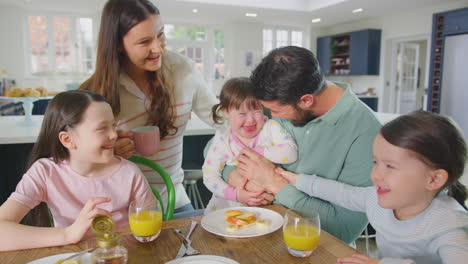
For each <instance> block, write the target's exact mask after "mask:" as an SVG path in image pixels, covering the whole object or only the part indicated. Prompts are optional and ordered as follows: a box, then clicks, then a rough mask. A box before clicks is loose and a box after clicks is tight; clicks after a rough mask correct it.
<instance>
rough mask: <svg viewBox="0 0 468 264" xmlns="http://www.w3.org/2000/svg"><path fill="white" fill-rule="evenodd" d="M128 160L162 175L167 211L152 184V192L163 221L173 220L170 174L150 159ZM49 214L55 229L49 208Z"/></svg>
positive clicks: (133, 157) (136, 158) (135, 158)
mask: <svg viewBox="0 0 468 264" xmlns="http://www.w3.org/2000/svg"><path fill="white" fill-rule="evenodd" d="M128 160H130V161H132V162H134V163H137V164H141V165H144V166H147V167H149V168H151V169H153V170H155V171H156V172H157V173H159V175H161V178H162V179H163V181H164V183H165V184H166V189H167V206H166V209H165V210H164V205H163V200H162V198H161V195H160V194H159V192H158V190H156V188H154V187H153V185H151V184H150V185H149V186H150V188H151V191H152V192H153V194H154V196H156V198H157V199H158V201H159V205H160V206H161V212H162V215H163V221H167V220H171V219H172V216H173V215H174V207H175V190H174V184H173V183H172V179H171V177H170V176H169V174H167V172H166V171H165V170H164V169H163V168H162V167H161V166H159V164H157V163H156V162H154V161H152V160H150V159H147V158H144V157H140V156H136V155H133V156H131V157H130V158H129V159H128ZM47 213H48V214H49V220H50V226H51V227H54V218H53V216H52V213H51V212H50V210H49V207H47Z"/></svg>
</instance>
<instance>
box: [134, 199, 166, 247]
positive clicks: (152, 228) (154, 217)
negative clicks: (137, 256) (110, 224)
mask: <svg viewBox="0 0 468 264" xmlns="http://www.w3.org/2000/svg"><path fill="white" fill-rule="evenodd" d="M128 222H129V224H130V230H131V231H132V234H133V236H134V237H135V238H136V240H138V241H140V242H143V243H145V242H151V241H153V240H155V239H156V238H157V237H158V236H159V233H160V232H161V226H162V213H161V207H160V205H159V203H158V202H157V201H156V199H154V200H151V201H133V202H131V203H130V206H129V207H128Z"/></svg>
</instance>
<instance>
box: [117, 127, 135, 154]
mask: <svg viewBox="0 0 468 264" xmlns="http://www.w3.org/2000/svg"><path fill="white" fill-rule="evenodd" d="M132 137H133V132H131V131H124V130H117V141H115V144H114V153H115V155H116V156H120V157H122V158H124V159H128V158H130V156H132V155H133V154H135V144H134V143H133V140H132Z"/></svg>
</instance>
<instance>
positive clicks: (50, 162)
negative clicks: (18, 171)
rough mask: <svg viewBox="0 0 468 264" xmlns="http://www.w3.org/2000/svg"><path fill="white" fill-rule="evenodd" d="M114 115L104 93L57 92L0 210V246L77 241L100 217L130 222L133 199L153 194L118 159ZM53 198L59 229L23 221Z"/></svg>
mask: <svg viewBox="0 0 468 264" xmlns="http://www.w3.org/2000/svg"><path fill="white" fill-rule="evenodd" d="M116 139H117V134H116V131H115V122H114V115H113V113H112V110H111V107H110V105H109V104H108V103H107V102H106V100H105V98H104V97H102V96H101V95H98V94H96V93H94V92H90V91H68V92H63V93H59V94H57V95H56V96H55V97H54V98H53V99H52V100H51V101H50V103H49V105H48V107H47V110H46V113H45V116H44V121H43V123H42V127H41V131H40V133H39V137H38V139H37V142H36V144H35V145H34V148H33V150H32V153H31V158H30V161H29V164H28V170H27V172H26V173H25V174H24V176H23V178H22V179H21V181H20V182H19V183H18V185H17V187H16V190H15V192H14V193H12V194H11V196H10V197H9V198H8V200H7V201H5V202H4V203H3V204H2V206H1V207H0V233H1V234H2V236H1V237H0V251H3V250H17V249H25V248H37V247H49V246H58V245H65V244H71V243H76V242H78V241H80V240H81V239H82V237H83V236H84V235H85V233H86V232H87V231H88V229H89V227H90V224H91V222H92V220H93V218H94V217H95V216H96V215H101V214H105V215H112V217H113V219H114V220H115V222H116V225H117V226H121V225H124V224H127V223H128V205H129V203H130V202H131V201H133V200H143V201H150V200H154V199H155V197H154V195H153V193H152V192H151V189H150V188H149V185H148V182H147V181H146V179H145V177H144V176H143V174H142V173H141V171H140V170H139V169H138V167H136V166H135V165H134V164H133V163H131V162H129V161H127V160H125V159H122V158H120V157H116V156H114V148H113V147H114V143H115V141H116ZM41 202H45V203H47V205H48V206H49V208H50V211H51V213H52V215H53V218H54V224H55V228H47V227H33V226H26V225H21V224H19V222H20V220H21V219H22V218H23V217H24V216H25V215H26V214H27V213H28V212H29V211H30V210H31V209H32V208H34V207H35V206H36V205H38V204H39V203H41Z"/></svg>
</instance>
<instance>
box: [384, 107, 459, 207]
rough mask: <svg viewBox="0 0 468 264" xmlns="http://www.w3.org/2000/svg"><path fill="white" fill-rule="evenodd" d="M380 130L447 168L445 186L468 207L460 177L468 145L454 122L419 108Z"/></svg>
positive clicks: (436, 165)
mask: <svg viewBox="0 0 468 264" xmlns="http://www.w3.org/2000/svg"><path fill="white" fill-rule="evenodd" d="M380 133H381V134H382V136H383V137H384V138H385V140H386V141H387V142H389V143H390V144H392V145H395V146H398V147H401V148H404V149H407V150H410V151H412V152H414V153H416V154H417V155H418V156H419V158H420V160H421V161H422V162H424V163H425V164H427V165H428V166H430V167H431V168H434V169H444V170H446V171H447V172H448V180H447V182H446V184H445V186H444V188H447V190H448V195H450V196H452V197H453V198H454V199H455V200H457V201H458V202H459V203H460V204H461V205H462V206H463V207H464V208H465V209H466V207H465V200H466V197H467V190H466V187H465V186H464V185H463V184H462V183H461V182H460V177H461V176H462V175H463V171H464V168H465V164H466V162H467V146H466V141H465V140H464V138H463V134H462V132H461V131H460V130H459V129H458V128H457V127H456V125H454V124H453V123H452V121H450V120H449V119H448V118H447V117H445V116H442V115H438V114H435V113H430V112H425V111H415V112H412V113H410V114H407V115H403V116H400V117H398V118H397V119H394V120H392V121H391V122H389V123H387V124H385V125H384V126H383V127H382V129H381V130H380ZM442 189H443V188H442Z"/></svg>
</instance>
